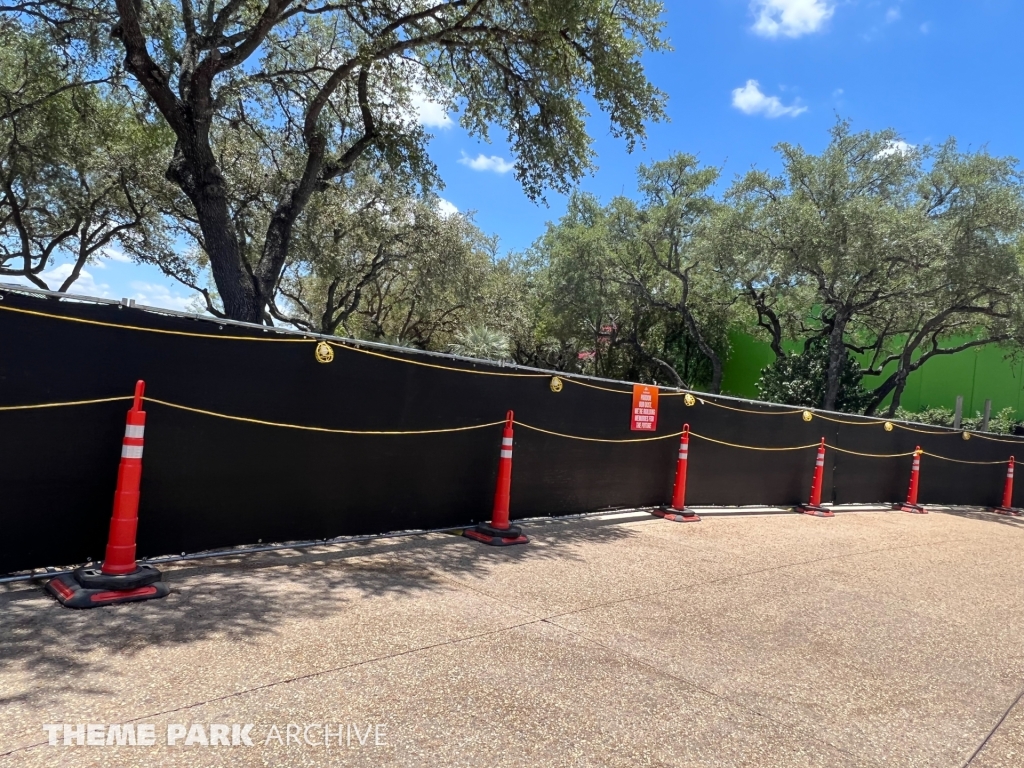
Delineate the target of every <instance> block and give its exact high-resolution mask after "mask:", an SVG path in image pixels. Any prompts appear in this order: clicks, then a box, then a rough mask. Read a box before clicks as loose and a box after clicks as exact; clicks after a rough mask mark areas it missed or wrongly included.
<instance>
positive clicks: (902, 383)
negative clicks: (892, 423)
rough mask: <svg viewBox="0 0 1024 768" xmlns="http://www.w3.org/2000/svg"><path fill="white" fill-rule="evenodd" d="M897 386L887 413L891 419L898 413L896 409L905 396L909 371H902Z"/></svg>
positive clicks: (893, 391)
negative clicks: (904, 391)
mask: <svg viewBox="0 0 1024 768" xmlns="http://www.w3.org/2000/svg"><path fill="white" fill-rule="evenodd" d="M900 374H901V375H900V376H899V377H898V379H897V381H896V386H895V387H894V388H893V390H892V402H890V403H889V410H888V411H886V413H885V415H886V416H888V417H889V418H890V419H891V418H892V417H893V416H895V415H896V409H897V408H899V407H900V400H901V399H902V398H903V390H904V389H906V388H907V372H906V371H900Z"/></svg>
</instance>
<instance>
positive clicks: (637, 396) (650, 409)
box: [629, 384, 658, 432]
mask: <svg viewBox="0 0 1024 768" xmlns="http://www.w3.org/2000/svg"><path fill="white" fill-rule="evenodd" d="M629 428H630V429H631V430H633V431H634V432H636V431H637V430H639V431H641V432H653V431H654V430H655V429H657V428H658V388H657V387H652V386H649V385H647V384H634V385H633V419H632V421H631V422H630V427H629Z"/></svg>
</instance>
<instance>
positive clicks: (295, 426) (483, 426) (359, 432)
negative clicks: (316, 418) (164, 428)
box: [145, 397, 505, 435]
mask: <svg viewBox="0 0 1024 768" xmlns="http://www.w3.org/2000/svg"><path fill="white" fill-rule="evenodd" d="M145 400H146V402H150V403H158V404H159V405H164V406H167V407H168V408H176V409H177V410H179V411H189V412H190V413H200V414H202V415H204V416H214V417H216V418H218V419H229V420H230V421H241V422H245V423H247V424H260V425H262V426H265V427H283V428H286V429H301V430H304V431H307V432H329V433H332V434H339V435H436V434H441V433H444V432H468V431H469V430H473V429H486V428H487V427H496V426H499V425H501V424H504V423H505V420H504V419H502V420H501V421H491V422H488V423H487V424H473V425H471V426H468V427H448V428H445V429H415V430H366V429H331V428H328V427H309V426H305V425H302V424H285V423H283V422H279V421H265V420H263V419H250V418H247V417H245V416H231V415H230V414H227V413H218V412H217V411H207V410H204V409H202V408H192V407H190V406H187V405H179V404H178V403H169V402H167V401H166V400H158V399H156V398H155V397H147V398H145Z"/></svg>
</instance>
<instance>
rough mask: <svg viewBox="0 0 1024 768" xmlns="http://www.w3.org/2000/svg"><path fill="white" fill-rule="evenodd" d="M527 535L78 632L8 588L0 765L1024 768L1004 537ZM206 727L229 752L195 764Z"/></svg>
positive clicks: (777, 529) (585, 531) (0, 647)
mask: <svg viewBox="0 0 1024 768" xmlns="http://www.w3.org/2000/svg"><path fill="white" fill-rule="evenodd" d="M530 533H531V534H532V535H533V537H534V540H533V542H532V543H531V544H530V545H529V546H528V547H519V548H509V549H491V548H485V547H483V546H480V545H477V544H475V543H473V542H470V541H468V540H466V539H460V538H457V537H455V536H448V535H433V536H425V537H417V538H412V539H400V540H387V541H375V542H372V543H368V544H347V545H343V546H335V547H331V548H324V549H323V550H320V551H313V552H308V551H307V552H296V551H287V552H279V553H273V554H263V555H249V556H245V557H239V558H237V559H235V560H220V561H216V562H213V561H205V562H202V563H195V564H181V565H179V566H177V567H169V568H167V569H166V571H165V573H166V579H167V581H168V582H169V583H170V585H171V587H172V592H171V595H170V596H169V597H168V598H167V599H165V600H162V601H156V602H151V603H142V604H135V605H127V606H119V607H108V608H102V609H97V610H92V611H79V612H76V611H72V610H68V609H63V608H61V607H59V606H58V605H57V604H56V603H54V602H53V601H51V600H50V599H49V598H47V597H46V596H45V595H43V594H42V593H41V591H40V590H39V588H38V587H27V586H19V587H17V588H11V589H9V590H8V591H6V592H4V593H2V594H0V765H3V766H10V767H12V768H14V767H20V766H58V765H68V766H188V767H189V768H201V767H203V766H300V765H303V766H304V765H309V766H328V765H331V766H333V765H357V766H364V765H365V766H484V767H489V766H758V767H761V766H771V767H772V768H779V767H785V766H822V767H823V768H824V767H828V768H836V767H839V766H922V767H924V766H927V767H928V768H942V767H945V766H949V767H950V768H953V767H954V766H956V767H959V766H965V765H968V764H969V765H971V766H972V768H996V767H997V766H1002V767H1005V768H1020V767H1021V766H1024V697H1022V692H1024V646H1022V642H1024V521H1022V520H1019V519H1010V518H1005V517H1000V516H996V515H992V514H988V513H983V512H971V511H966V510H959V511H950V512H938V513H932V514H929V515H926V516H916V515H909V514H903V513H893V512H860V513H842V514H840V515H838V516H837V517H836V518H834V519H831V520H821V519H815V518H810V517H805V516H799V515H794V514H786V515H764V516H753V515H744V516H734V515H728V516H721V515H714V516H712V515H709V516H707V517H705V519H704V521H703V522H702V523H700V524H679V523H670V522H667V521H663V520H659V519H654V518H649V517H645V516H637V515H629V514H626V515H607V516H602V517H601V518H588V519H584V520H573V521H556V522H547V523H537V524H535V525H532V526H530ZM46 724H53V725H55V726H61V725H62V724H68V725H78V724H82V725H88V724H93V725H94V726H98V728H99V730H96V731H95V733H94V738H95V739H99V740H103V739H105V738H107V737H110V738H112V739H115V738H116V734H115V733H114V732H113V731H112V730H111V729H109V728H107V726H109V725H113V724H117V725H121V726H126V725H129V724H130V725H134V726H136V728H137V729H138V730H137V735H138V737H139V738H141V735H142V734H143V733H144V730H145V729H144V728H142V726H144V725H150V726H152V727H153V733H154V734H155V736H154V738H155V741H156V744H155V745H154V746H139V745H136V746H130V745H125V746H88V745H84V746H77V745H76V744H75V743H74V741H75V737H74V734H75V731H74V730H72V729H69V730H68V733H67V735H68V737H69V740H70V741H71V745H69V746H64V745H63V743H62V739H63V735H64V731H63V729H62V728H59V727H58V728H56V729H50V730H51V732H52V733H54V734H55V739H56V741H57V742H58V744H57V745H56V746H50V745H49V744H48V741H47V738H48V736H47V731H46V730H44V727H43V726H44V725H46ZM210 724H223V725H226V726H228V727H229V728H230V726H232V725H234V726H238V728H236V732H235V737H236V738H235V740H236V741H239V742H240V743H239V745H238V746H223V745H220V746H203V745H202V741H203V740H204V739H205V740H207V741H208V740H210V738H212V737H213V735H214V731H213V730H212V729H211V728H210V727H209V725H210ZM249 724H251V728H249V729H248V730H244V729H245V726H246V725H249ZM289 724H292V726H293V727H292V729H291V731H289ZM324 724H327V725H329V729H330V730H329V731H328V734H329V736H330V740H331V744H330V746H329V747H325V746H324V745H323V742H324V736H323V734H324V731H323V727H322V726H323V725H324ZM169 726H170V727H171V728H172V730H173V729H174V727H175V726H180V729H179V730H178V731H176V732H177V733H179V737H178V738H177V740H176V744H175V745H174V746H171V745H169V744H168V743H167V742H168V738H167V733H168V727H169ZM353 727H355V731H354V732H353ZM83 733H86V732H85V731H84V730H83ZM218 733H220V734H221V735H224V734H227V733H228V729H224V730H222V731H219V732H218ZM339 733H340V734H341V735H340V741H341V746H339V745H338V742H339ZM182 734H190V735H191V742H192V743H191V745H189V746H185V745H184V742H185V741H186V740H188V737H187V736H183V735H182ZM122 736H123V734H122ZM242 736H245V737H246V738H248V739H249V740H250V741H252V742H253V746H246V745H245V744H244V739H243V738H242ZM289 737H290V738H289ZM225 738H226V740H228V741H230V738H229V737H225ZM289 742H290V743H289ZM310 742H311V743H310ZM378 742H379V743H378Z"/></svg>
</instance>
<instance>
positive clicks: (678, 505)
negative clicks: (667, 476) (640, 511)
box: [651, 424, 700, 523]
mask: <svg viewBox="0 0 1024 768" xmlns="http://www.w3.org/2000/svg"><path fill="white" fill-rule="evenodd" d="M689 460H690V425H689V424H683V435H682V437H680V438H679V458H678V459H676V480H675V485H673V486H672V504H671V505H669V506H667V507H665V506H662V507H658V508H657V509H655V510H652V511H651V514H654V515H657V516H658V517H663V518H665V519H666V520H671V521H672V522H673V523H699V522H700V518H699V517H698V516H697V513H696V512H694V511H693V510H692V509H687V508H686V467H687V464H688V463H689Z"/></svg>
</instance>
